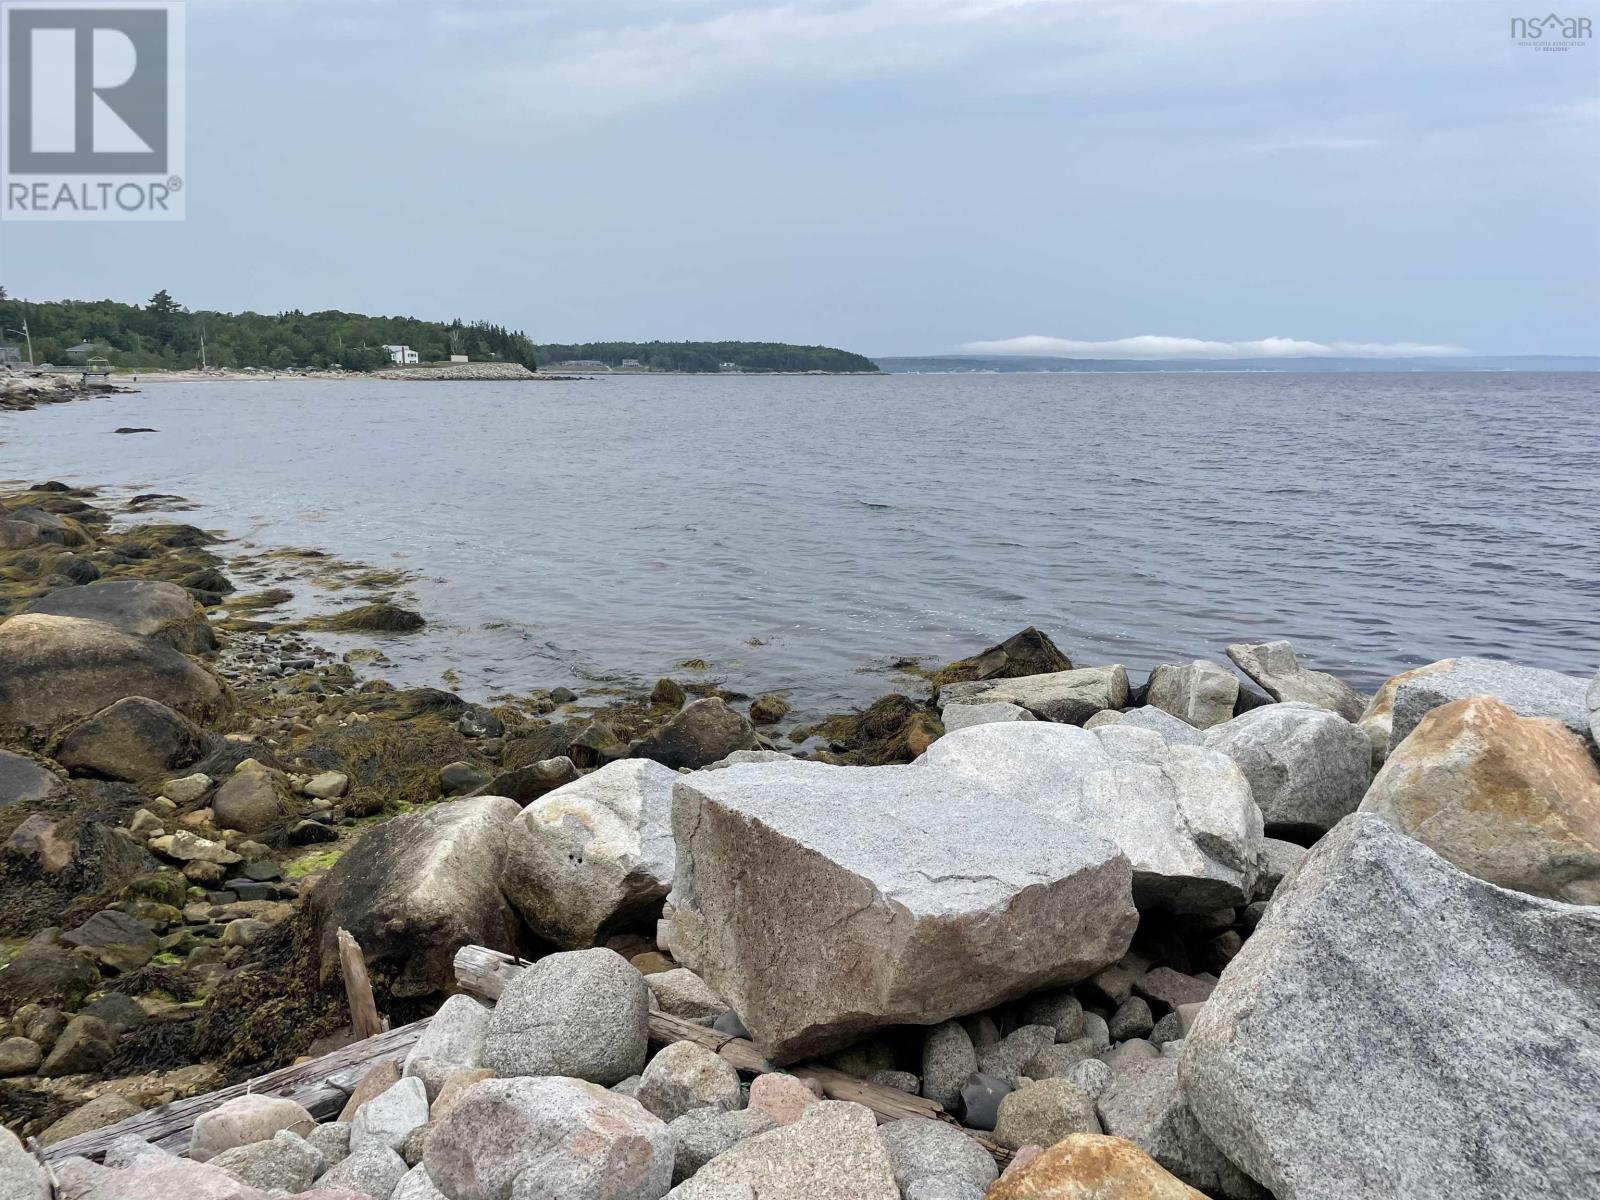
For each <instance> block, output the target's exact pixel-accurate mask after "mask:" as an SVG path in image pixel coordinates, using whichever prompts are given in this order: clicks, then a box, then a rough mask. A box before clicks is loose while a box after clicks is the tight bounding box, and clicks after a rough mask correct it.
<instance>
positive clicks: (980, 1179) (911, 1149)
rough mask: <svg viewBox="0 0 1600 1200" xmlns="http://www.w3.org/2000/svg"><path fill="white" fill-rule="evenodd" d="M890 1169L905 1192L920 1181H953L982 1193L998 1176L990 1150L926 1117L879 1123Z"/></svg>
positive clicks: (958, 1131) (951, 1127) (940, 1122)
mask: <svg viewBox="0 0 1600 1200" xmlns="http://www.w3.org/2000/svg"><path fill="white" fill-rule="evenodd" d="M878 1137H879V1138H881V1139H882V1141H883V1145H884V1149H886V1150H887V1151H888V1152H889V1168H890V1170H892V1171H893V1172H894V1181H895V1182H896V1183H897V1184H899V1185H900V1190H901V1191H902V1192H904V1191H906V1189H908V1188H909V1187H910V1186H911V1185H912V1184H914V1183H916V1182H917V1181H919V1180H931V1179H942V1180H951V1181H955V1182H959V1183H962V1184H966V1185H968V1186H970V1187H974V1188H977V1189H978V1191H979V1193H980V1194H981V1193H982V1191H983V1189H984V1188H987V1187H988V1186H989V1185H990V1184H991V1183H993V1182H994V1181H995V1179H996V1178H997V1177H998V1174H999V1172H998V1171H997V1170H996V1168H995V1165H994V1159H992V1158H991V1157H989V1153H988V1151H986V1150H985V1149H984V1148H983V1147H982V1146H980V1145H978V1143H977V1142H975V1141H974V1140H973V1139H972V1138H970V1137H968V1136H967V1135H966V1134H964V1133H962V1132H961V1130H959V1129H957V1128H956V1127H955V1126H954V1125H947V1124H945V1123H944V1122H943V1121H933V1120H929V1119H928V1118H926V1117H912V1118H909V1119H906V1120H902V1121H890V1122H888V1123H887V1124H884V1125H880V1126H878Z"/></svg>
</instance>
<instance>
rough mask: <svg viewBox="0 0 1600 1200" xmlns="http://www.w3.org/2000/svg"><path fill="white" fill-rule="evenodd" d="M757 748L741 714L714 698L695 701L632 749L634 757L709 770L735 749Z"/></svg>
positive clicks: (676, 766) (672, 765)
mask: <svg viewBox="0 0 1600 1200" xmlns="http://www.w3.org/2000/svg"><path fill="white" fill-rule="evenodd" d="M756 748H757V742H756V735H755V730H754V729H753V728H752V727H751V724H750V722H749V720H748V719H746V718H745V716H744V715H743V714H742V713H739V712H736V711H734V710H733V709H731V708H729V707H728V705H727V702H726V701H724V700H721V699H719V698H717V697H715V696H708V697H707V698H706V699H704V700H696V701H695V702H694V703H693V704H689V705H686V706H684V708H683V709H682V710H681V711H680V712H678V713H677V714H675V715H674V716H673V717H672V719H671V720H669V721H667V723H666V724H664V725H662V726H660V727H658V728H657V729H654V730H652V731H651V732H650V733H649V734H647V735H646V736H645V737H644V738H643V739H642V740H641V741H640V742H639V744H638V745H637V746H635V747H634V748H633V757H635V758H650V759H654V760H655V761H656V762H658V763H660V764H661V765H662V766H664V767H671V768H672V769H673V770H677V769H678V768H679V767H689V768H690V769H696V768H699V767H708V766H710V765H711V764H712V763H714V762H716V761H717V760H718V759H721V758H726V757H727V756H728V755H730V754H732V753H733V752H734V751H735V750H754V749H756Z"/></svg>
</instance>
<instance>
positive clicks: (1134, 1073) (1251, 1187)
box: [1095, 1055, 1270, 1200]
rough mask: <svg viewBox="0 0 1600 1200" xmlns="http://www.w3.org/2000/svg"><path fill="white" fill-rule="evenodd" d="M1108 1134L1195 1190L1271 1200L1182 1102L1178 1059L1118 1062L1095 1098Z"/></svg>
mask: <svg viewBox="0 0 1600 1200" xmlns="http://www.w3.org/2000/svg"><path fill="white" fill-rule="evenodd" d="M1095 1112H1096V1113H1098V1114H1099V1117H1100V1123H1101V1125H1102V1126H1104V1128H1105V1131H1106V1132H1107V1133H1109V1134H1112V1135H1114V1136H1116V1137H1125V1138H1127V1139H1128V1140H1129V1141H1130V1142H1133V1143H1134V1144H1135V1145H1137V1146H1138V1147H1139V1149H1141V1150H1143V1151H1144V1152H1145V1153H1146V1154H1148V1155H1149V1156H1150V1157H1151V1158H1153V1159H1155V1160H1156V1161H1157V1162H1158V1163H1160V1164H1161V1165H1162V1166H1163V1167H1165V1168H1166V1169H1167V1170H1169V1171H1171V1172H1172V1173H1173V1174H1174V1175H1176V1176H1177V1177H1178V1178H1179V1179H1181V1180H1183V1181H1184V1182H1185V1183H1187V1184H1188V1185H1189V1186H1191V1187H1195V1188H1199V1189H1200V1190H1201V1191H1203V1192H1205V1193H1206V1195H1208V1196H1217V1197H1221V1198H1222V1200H1270V1197H1269V1196H1268V1194H1267V1192H1266V1189H1264V1188H1263V1187H1262V1186H1261V1185H1260V1184H1258V1183H1257V1182H1256V1181H1255V1180H1253V1179H1251V1178H1250V1176H1248V1175H1246V1174H1245V1173H1244V1172H1243V1171H1241V1170H1240V1169H1239V1168H1238V1167H1236V1166H1234V1165H1233V1163H1231V1162H1229V1161H1228V1159H1227V1157H1226V1156H1225V1155H1224V1154H1223V1153H1222V1151H1220V1150H1218V1149H1217V1147H1216V1143H1214V1142H1213V1141H1212V1140H1211V1139H1210V1138H1209V1137H1207V1136H1206V1132H1205V1130H1204V1129H1202V1128H1200V1122H1198V1121H1196V1120H1195V1117H1194V1113H1192V1112H1190V1111H1189V1106H1188V1104H1186V1103H1185V1102H1184V1099H1183V1093H1182V1090H1181V1089H1180V1087H1179V1085H1178V1059H1177V1057H1176V1056H1175V1055H1163V1056H1161V1057H1159V1058H1146V1059H1136V1060H1132V1061H1129V1062H1124V1063H1122V1064H1120V1065H1119V1066H1118V1068H1117V1070H1115V1071H1113V1072H1112V1073H1111V1079H1110V1082H1109V1083H1107V1084H1106V1086H1105V1089H1104V1090H1103V1091H1102V1092H1101V1093H1100V1094H1099V1096H1098V1097H1096V1098H1095Z"/></svg>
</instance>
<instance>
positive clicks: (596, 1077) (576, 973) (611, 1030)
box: [483, 946, 650, 1087]
mask: <svg viewBox="0 0 1600 1200" xmlns="http://www.w3.org/2000/svg"><path fill="white" fill-rule="evenodd" d="M649 1026H650V992H649V989H648V988H646V987H645V985H644V976H642V975H640V974H639V972H638V971H637V970H636V969H635V968H634V967H632V966H631V965H629V963H628V960H627V959H625V958H623V957H622V955H620V954H618V953H617V952H616V951H614V950H607V949H605V948H604V947H603V946H597V947H595V948H594V949H592V950H569V951H566V952H564V953H561V954H551V955H548V956H546V957H544V958H541V959H540V960H539V961H538V962H536V963H534V964H533V965H532V966H530V967H528V968H527V969H526V970H524V971H523V972H521V973H520V974H519V975H518V976H517V977H516V978H515V979H513V980H512V981H511V982H510V983H509V984H507V985H506V989H505V991H504V992H503V993H501V996H500V1000H499V1003H497V1004H496V1005H495V1007H494V1012H493V1013H492V1014H491V1015H490V1017H489V1025H488V1029H487V1031H486V1034H485V1037H484V1047H483V1062H484V1064H485V1065H486V1066H490V1067H493V1068H494V1070H495V1073H496V1074H498V1075H501V1076H513V1075H567V1076H571V1077H572V1078H574V1079H587V1080H588V1081H589V1082H590V1083H598V1084H600V1085H601V1086H602V1087H611V1086H612V1085H613V1084H618V1083H621V1082H622V1081H623V1080H624V1079H627V1078H628V1077H629V1076H633V1075H638V1074H639V1073H640V1072H642V1071H643V1070H644V1065H645V1057H646V1054H647V1053H648V1042H649Z"/></svg>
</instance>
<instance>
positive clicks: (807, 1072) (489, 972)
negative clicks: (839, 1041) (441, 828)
mask: <svg viewBox="0 0 1600 1200" xmlns="http://www.w3.org/2000/svg"><path fill="white" fill-rule="evenodd" d="M526 967H527V964H525V963H523V962H522V961H521V960H520V959H517V958H514V957H513V956H511V955H509V954H502V953H501V952H500V951H498V950H490V949H488V948H487V947H484V946H463V947H461V949H460V950H458V951H457V952H456V957H455V971H456V982H457V983H458V984H459V985H460V986H461V990H462V991H464V992H470V993H471V994H472V995H475V996H480V997H482V998H483V999H485V1000H498V999H500V994H501V993H502V992H504V991H505V989H506V985H507V984H509V983H510V982H511V981H512V980H513V979H515V978H516V977H517V975H518V974H520V973H521V972H522V971H524V970H525V969H526ZM650 1040H651V1041H653V1042H657V1043H660V1044H663V1045H665V1044H668V1043H671V1042H695V1043H696V1044H698V1045H701V1046H704V1047H705V1048H706V1049H708V1050H711V1051H713V1052H715V1053H716V1054H718V1055H720V1056H721V1057H722V1058H724V1059H726V1060H727V1061H728V1062H729V1063H731V1064H732V1065H733V1066H734V1067H736V1068H738V1069H739V1070H741V1071H745V1072H747V1073H750V1074H755V1075H759V1074H761V1073H762V1072H765V1071H771V1070H774V1069H775V1068H774V1067H773V1065H772V1064H771V1063H770V1062H768V1061H767V1059H766V1057H765V1056H764V1055H763V1054H762V1053H761V1051H760V1050H758V1049H757V1048H756V1045H755V1043H754V1042H751V1041H748V1040H747V1039H745V1038H736V1037H730V1036H729V1035H728V1034H725V1033H719V1032H717V1031H716V1030H715V1029H707V1028H706V1027H705V1026H704V1025H696V1024H695V1023H694V1022H693V1021H686V1020H684V1019H683V1018H682V1017H674V1016H670V1015H668V1014H667V1013H662V1012H652V1013H651V1014H650ZM784 1069H785V1070H787V1071H788V1072H789V1073H790V1074H791V1075H795V1076H798V1077H799V1078H801V1079H811V1080H815V1081H816V1082H817V1083H819V1084H821V1085H822V1091H823V1094H824V1095H826V1096H827V1097H828V1099H830V1100H849V1101H852V1102H854V1103H856V1104H859V1105H861V1106H863V1107H864V1108H868V1109H871V1110H872V1112H873V1114H874V1115H875V1116H876V1117H877V1118H878V1120H879V1122H880V1123H881V1122H884V1121H899V1120H902V1119H904V1118H906V1117H926V1118H928V1119H930V1120H934V1121H944V1122H946V1123H948V1124H950V1125H954V1126H955V1127H956V1128H957V1129H960V1130H961V1132H963V1133H965V1134H966V1135H967V1136H968V1137H970V1138H972V1139H973V1141H975V1142H977V1143H978V1144H979V1145H980V1146H982V1147H983V1148H984V1149H985V1150H987V1151H988V1152H989V1154H990V1156H991V1157H993V1158H994V1160H995V1162H997V1163H999V1164H1000V1166H1001V1167H1002V1168H1004V1167H1005V1166H1006V1165H1007V1164H1008V1163H1010V1161H1011V1151H1010V1150H1007V1149H1006V1148H1005V1147H1004V1146H1002V1145H1000V1143H999V1142H997V1141H995V1140H994V1139H993V1138H990V1137H985V1136H984V1135H983V1134H981V1133H978V1132H975V1131H974V1130H971V1129H968V1128H966V1127H965V1126H963V1125H962V1124H961V1123H960V1122H958V1121H957V1120H956V1119H955V1118H954V1117H952V1116H951V1115H950V1114H949V1113H947V1112H945V1110H944V1109H943V1108H942V1107H941V1106H940V1105H939V1104H938V1103H937V1102H936V1101H933V1100H928V1099H926V1098H924V1097H922V1096H913V1095H911V1094H910V1093H908V1092H901V1091H897V1090H896V1089H894V1088H887V1087H881V1086H879V1085H878V1084H875V1083H868V1082H867V1081H866V1080H864V1079H857V1078H856V1077H855V1076H854V1075H847V1074H845V1073H844V1072H843V1071H835V1070H834V1069H832V1068H831V1067H817V1066H793V1067H786V1068H784Z"/></svg>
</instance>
